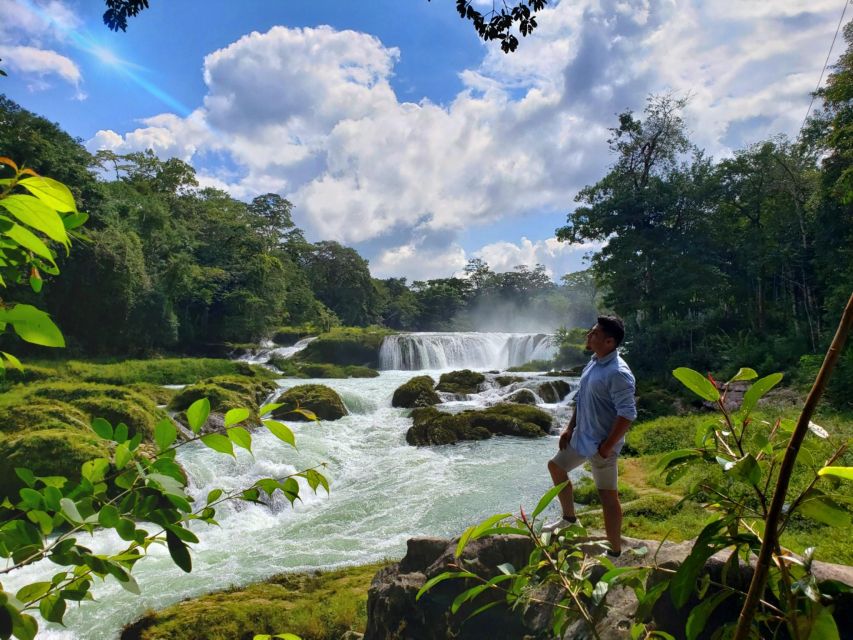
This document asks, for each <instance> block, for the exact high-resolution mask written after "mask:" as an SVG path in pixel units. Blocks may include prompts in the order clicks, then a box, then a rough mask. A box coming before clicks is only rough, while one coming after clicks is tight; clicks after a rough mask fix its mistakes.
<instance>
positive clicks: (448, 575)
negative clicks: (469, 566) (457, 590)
mask: <svg viewBox="0 0 853 640" xmlns="http://www.w3.org/2000/svg"><path fill="white" fill-rule="evenodd" d="M476 577H477V576H476V575H475V574H473V573H471V572H470V571H445V572H444V573H440V574H438V575H437V576H435V577H433V578H430V579H429V580H427V581H426V582H425V583H424V586H422V587H421V588H420V590H419V591H418V593H417V595H416V596H415V600H420V599H421V596H422V595H424V594H425V593H426V592H427V591H429V590H430V589H432V588H433V587H434V586H435V585H437V584H438V583H439V582H444V581H445V580H451V579H453V578H476Z"/></svg>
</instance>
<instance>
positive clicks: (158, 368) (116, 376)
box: [66, 358, 270, 385]
mask: <svg viewBox="0 0 853 640" xmlns="http://www.w3.org/2000/svg"><path fill="white" fill-rule="evenodd" d="M66 370H67V372H68V375H69V377H73V378H75V379H77V380H85V381H88V382H103V383H108V384H118V385H124V384H131V383H134V382H150V383H153V384H160V385H162V384H192V383H193V382H196V381H198V380H200V379H202V378H209V377H212V376H221V375H248V376H253V377H267V378H268V377H270V376H269V375H268V374H269V372H268V371H266V370H265V369H264V368H263V367H253V366H251V365H249V364H247V363H245V362H236V361H233V360H225V359H222V358H163V359H152V360H124V361H122V362H114V363H108V364H96V363H92V362H79V361H69V362H68V363H67V364H66Z"/></svg>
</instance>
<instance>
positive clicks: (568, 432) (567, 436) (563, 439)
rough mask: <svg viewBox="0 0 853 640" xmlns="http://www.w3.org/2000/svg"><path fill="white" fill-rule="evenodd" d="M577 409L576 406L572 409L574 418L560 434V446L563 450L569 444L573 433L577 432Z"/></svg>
mask: <svg viewBox="0 0 853 640" xmlns="http://www.w3.org/2000/svg"><path fill="white" fill-rule="evenodd" d="M577 411H578V408H577V406H575V408H574V409H573V410H572V418H571V420H569V424H567V425H566V428H565V429H563V433H561V434H560V443H559V447H560V450H561V451H562V450H563V449H565V448H566V447H568V446H569V440H571V439H572V434H573V433H574V432H575V426H577Z"/></svg>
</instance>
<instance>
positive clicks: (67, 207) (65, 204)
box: [7, 176, 77, 213]
mask: <svg viewBox="0 0 853 640" xmlns="http://www.w3.org/2000/svg"><path fill="white" fill-rule="evenodd" d="M18 184H19V185H20V186H22V187H24V189H26V190H27V191H29V192H30V193H31V194H33V195H34V196H35V197H36V198H38V199H39V200H41V201H42V202H43V203H44V204H45V205H47V206H48V207H52V208H53V209H55V210H57V211H63V212H64V211H71V212H73V213H76V212H77V205H75V204H74V196H72V195H71V191H70V190H69V189H68V187H66V186H65V185H64V184H62V183H61V182H58V181H57V180H54V179H53V178H45V177H43V176H33V177H32V178H24V179H23V180H20V181H18ZM7 199H8V198H7Z"/></svg>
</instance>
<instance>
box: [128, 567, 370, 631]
mask: <svg viewBox="0 0 853 640" xmlns="http://www.w3.org/2000/svg"><path fill="white" fill-rule="evenodd" d="M384 566H385V564H384V563H379V564H370V565H363V566H359V567H351V568H347V569H340V570H336V571H329V572H322V573H320V572H317V573H312V574H284V575H280V576H276V577H273V578H270V579H269V580H266V581H264V582H260V583H257V584H253V585H250V586H247V587H243V588H237V589H229V590H226V591H222V592H219V593H212V594H209V595H205V596H202V597H200V598H196V599H193V600H187V601H185V602H181V603H180V604H176V605H172V606H171V607H168V608H166V609H164V610H163V611H159V612H149V613H147V614H145V616H144V617H143V618H142V619H141V620H139V621H138V622H136V623H134V624H132V625H130V626H128V627H127V628H125V630H124V632H123V633H122V636H121V637H122V640H155V639H156V640H243V639H244V638H245V639H248V640H251V638H252V636H253V635H254V634H259V633H267V634H275V633H283V632H288V633H293V634H296V635H297V636H299V637H301V638H302V640H339V638H340V637H341V636H342V635H343V634H344V633H346V632H347V631H350V630H352V631H356V632H363V631H364V629H365V626H366V624H367V590H368V588H369V587H370V582H371V580H372V579H373V576H374V575H375V574H376V572H377V571H378V570H379V569H381V568H383V567H384Z"/></svg>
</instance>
